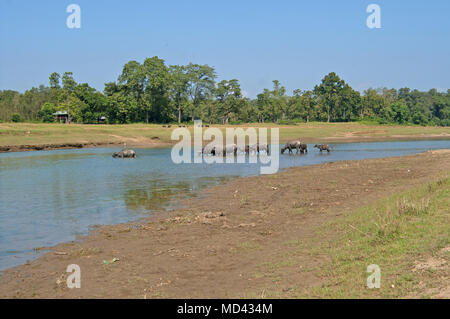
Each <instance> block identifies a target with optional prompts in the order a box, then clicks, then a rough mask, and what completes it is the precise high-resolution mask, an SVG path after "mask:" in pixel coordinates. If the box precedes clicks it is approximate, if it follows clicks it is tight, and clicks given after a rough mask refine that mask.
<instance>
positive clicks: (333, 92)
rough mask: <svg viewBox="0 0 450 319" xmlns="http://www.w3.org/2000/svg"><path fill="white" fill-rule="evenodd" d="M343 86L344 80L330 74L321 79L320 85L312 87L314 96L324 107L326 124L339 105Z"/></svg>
mask: <svg viewBox="0 0 450 319" xmlns="http://www.w3.org/2000/svg"><path fill="white" fill-rule="evenodd" d="M344 86H345V82H344V80H341V79H340V78H339V76H337V75H336V73H334V72H331V73H329V74H328V75H326V76H325V77H324V78H323V79H322V83H321V84H320V85H316V86H315V87H314V94H316V95H317V96H318V97H319V99H320V100H321V102H322V105H323V106H325V108H326V111H327V122H330V120H331V116H332V114H333V113H334V112H335V111H336V108H337V107H338V105H339V98H340V94H341V91H342V90H343V88H344Z"/></svg>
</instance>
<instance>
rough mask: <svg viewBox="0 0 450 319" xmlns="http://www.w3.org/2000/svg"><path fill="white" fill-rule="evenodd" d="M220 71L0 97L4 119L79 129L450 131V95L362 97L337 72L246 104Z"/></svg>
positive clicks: (155, 74)
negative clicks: (249, 126) (328, 126)
mask: <svg viewBox="0 0 450 319" xmlns="http://www.w3.org/2000/svg"><path fill="white" fill-rule="evenodd" d="M215 79H216V73H215V70H214V68H213V67H211V66H208V65H200V64H193V63H189V64H188V65H185V66H180V65H171V66H166V64H165V62H164V60H162V59H160V58H158V57H156V56H155V57H152V58H147V59H145V60H144V62H143V63H139V62H137V61H130V62H128V63H126V64H125V65H124V66H123V69H122V73H121V74H120V76H119V77H118V79H117V81H116V82H108V83H105V88H104V91H103V93H101V92H98V91H96V90H95V89H94V88H91V87H90V86H89V85H88V84H87V83H82V84H78V83H77V82H76V81H75V80H74V78H73V74H72V72H65V73H63V75H62V76H60V75H59V73H56V72H53V73H52V74H51V75H50V76H49V87H45V86H43V85H41V86H40V87H39V88H32V89H30V90H27V91H26V92H25V93H19V92H16V91H11V90H5V91H0V118H3V119H11V120H12V116H13V114H15V113H17V114H20V117H21V120H24V121H36V120H40V121H43V122H52V121H53V113H54V112H55V111H57V110H60V111H67V112H68V113H69V114H70V119H71V121H72V122H77V123H98V120H99V118H100V117H102V116H105V117H106V118H107V122H108V123H136V122H141V123H142V122H145V123H175V122H178V123H181V122H188V121H190V122H193V121H194V120H195V119H202V120H203V121H205V122H208V123H249V122H259V123H264V122H274V123H279V124H292V123H298V122H310V121H327V122H350V121H360V122H363V123H374V124H375V123H376V124H390V123H396V124H416V125H443V126H449V125H450V90H449V91H447V92H446V93H440V92H438V91H437V90H435V89H432V90H429V91H428V92H420V91H418V90H411V89H409V88H402V89H400V90H396V89H387V88H382V89H377V90H375V89H372V88H369V89H367V90H366V91H364V93H363V94H362V95H361V94H360V93H359V92H358V91H355V90H354V89H353V88H352V87H351V86H350V85H349V84H348V83H346V82H345V81H344V80H343V79H341V78H340V77H339V76H338V75H337V74H336V73H334V72H331V73H329V74H327V75H326V76H325V77H324V78H323V79H322V81H321V83H320V84H319V85H316V86H315V87H314V89H313V90H306V91H303V90H299V89H297V90H294V92H293V95H292V96H289V95H288V94H287V92H286V88H285V87H284V86H283V85H281V83H280V82H279V81H278V80H274V81H272V82H273V87H272V89H267V88H266V89H264V90H263V91H262V92H261V93H260V94H258V95H257V97H256V99H249V98H247V97H245V94H243V91H242V89H241V86H240V83H239V81H238V80H237V79H232V80H222V81H220V82H219V83H216V82H215Z"/></svg>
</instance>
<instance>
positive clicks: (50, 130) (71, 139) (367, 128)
mask: <svg viewBox="0 0 450 319" xmlns="http://www.w3.org/2000/svg"><path fill="white" fill-rule="evenodd" d="M175 127H176V126H172V128H175ZM212 127H219V128H221V129H222V130H223V131H224V128H225V126H223V125H212ZM232 127H235V128H237V127H242V128H246V127H266V128H272V127H279V129H280V140H281V141H286V140H289V139H294V138H301V139H302V140H304V141H306V142H315V141H321V140H322V139H325V138H333V141H336V142H337V141H346V140H347V139H348V138H349V137H350V138H352V139H353V140H355V139H364V138H377V139H396V138H397V139H398V138H400V137H407V138H420V137H421V136H422V137H423V136H426V135H428V136H429V135H441V134H447V138H448V135H449V134H450V127H431V126H430V127H422V126H400V125H366V124H360V123H302V124H296V125H290V126H286V125H281V126H276V125H274V124H258V123H253V124H245V125H239V126H232ZM172 128H171V129H169V128H163V127H162V125H157V124H148V125H147V124H129V125H81V124H71V125H65V124H35V123H0V146H5V145H9V146H14V145H40V144H64V143H119V142H122V141H124V139H129V140H128V142H129V143H130V144H132V143H133V139H135V140H136V142H140V143H146V142H151V141H156V140H157V141H160V142H163V143H170V142H172V141H171V140H170V134H171V132H172ZM190 129H191V131H192V126H191V127H190Z"/></svg>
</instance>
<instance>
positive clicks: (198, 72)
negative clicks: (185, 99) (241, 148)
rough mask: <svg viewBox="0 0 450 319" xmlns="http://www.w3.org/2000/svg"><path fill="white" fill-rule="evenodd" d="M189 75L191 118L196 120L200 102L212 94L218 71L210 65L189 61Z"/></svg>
mask: <svg viewBox="0 0 450 319" xmlns="http://www.w3.org/2000/svg"><path fill="white" fill-rule="evenodd" d="M186 74H187V76H188V84H187V93H188V96H189V99H190V100H191V101H192V104H191V106H192V109H191V118H192V121H194V120H195V112H196V109H197V108H198V107H199V105H200V103H201V102H202V101H204V100H206V99H208V98H210V97H211V96H212V94H213V93H214V85H215V82H214V80H215V78H216V72H215V71H214V68H212V67H210V66H209V65H199V64H192V63H189V64H188V65H187V66H186Z"/></svg>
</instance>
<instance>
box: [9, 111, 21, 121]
mask: <svg viewBox="0 0 450 319" xmlns="http://www.w3.org/2000/svg"><path fill="white" fill-rule="evenodd" d="M11 122H14V123H18V122H22V117H21V116H20V114H19V113H14V114H13V115H12V116H11Z"/></svg>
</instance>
